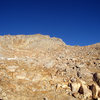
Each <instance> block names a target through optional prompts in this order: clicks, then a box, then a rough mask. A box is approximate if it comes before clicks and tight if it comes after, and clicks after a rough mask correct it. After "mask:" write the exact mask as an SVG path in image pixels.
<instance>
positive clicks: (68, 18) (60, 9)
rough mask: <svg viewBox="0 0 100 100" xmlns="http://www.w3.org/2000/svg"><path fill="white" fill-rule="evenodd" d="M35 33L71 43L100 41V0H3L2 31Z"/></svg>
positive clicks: (82, 43) (15, 33)
mask: <svg viewBox="0 0 100 100" xmlns="http://www.w3.org/2000/svg"><path fill="white" fill-rule="evenodd" d="M36 33H40V34H44V35H50V36H51V37H58V38H61V39H62V40H63V41H64V42H65V43H66V44H68V45H81V46H84V45H90V44H94V43H97V42H100V0H0V35H6V34H11V35H17V34H36Z"/></svg>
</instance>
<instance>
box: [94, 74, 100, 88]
mask: <svg viewBox="0 0 100 100" xmlns="http://www.w3.org/2000/svg"><path fill="white" fill-rule="evenodd" d="M94 80H95V81H96V82H97V84H98V85H99V86H100V73H95V74H94Z"/></svg>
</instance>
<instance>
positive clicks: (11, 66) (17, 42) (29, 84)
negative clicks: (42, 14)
mask: <svg viewBox="0 0 100 100" xmlns="http://www.w3.org/2000/svg"><path fill="white" fill-rule="evenodd" d="M99 99H100V43H97V44H94V45H89V46H69V45H66V44H65V43H64V42H63V41H62V40H61V39H58V38H55V37H53V38H50V37H49V36H46V35H45V36H44V35H40V34H36V35H26V36H25V35H16V36H11V35H5V36H0V100H99Z"/></svg>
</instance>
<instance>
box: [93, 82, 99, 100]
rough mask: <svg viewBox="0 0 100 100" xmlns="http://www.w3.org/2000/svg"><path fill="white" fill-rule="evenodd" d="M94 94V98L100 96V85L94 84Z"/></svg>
mask: <svg viewBox="0 0 100 100" xmlns="http://www.w3.org/2000/svg"><path fill="white" fill-rule="evenodd" d="M92 96H93V98H94V99H97V98H100V87H99V86H98V85H96V84H93V85H92Z"/></svg>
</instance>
